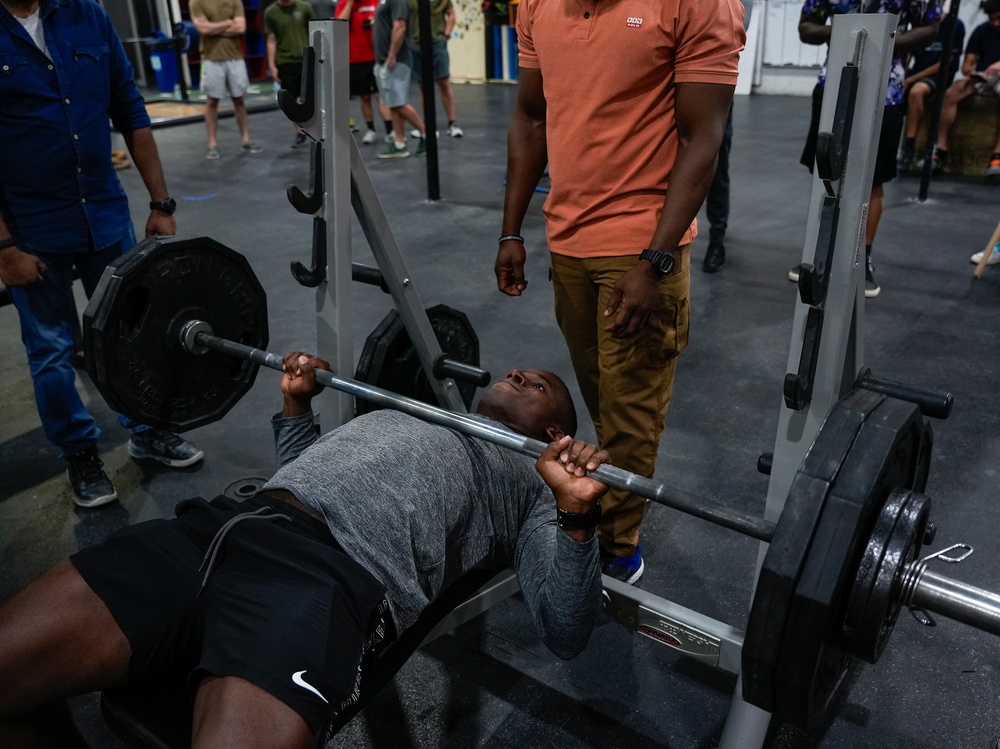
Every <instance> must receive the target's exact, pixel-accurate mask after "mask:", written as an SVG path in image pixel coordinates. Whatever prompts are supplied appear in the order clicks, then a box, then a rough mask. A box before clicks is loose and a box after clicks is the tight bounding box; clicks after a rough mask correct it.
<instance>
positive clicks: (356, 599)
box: [70, 494, 391, 733]
mask: <svg viewBox="0 0 1000 749" xmlns="http://www.w3.org/2000/svg"><path fill="white" fill-rule="evenodd" d="M176 515H177V517H176V518H174V519H172V520H151V521H148V522H144V523H138V524H136V525H133V526H130V527H128V528H124V529H123V530H121V531H119V532H117V533H115V534H113V535H112V536H110V537H109V538H108V539H107V540H106V541H105V542H103V543H101V544H98V545H96V546H92V547H89V548H86V549H83V550H82V551H80V552H78V553H76V554H74V555H73V556H72V557H70V561H71V562H72V563H73V565H74V566H75V567H76V569H77V570H78V571H79V572H80V574H81V575H82V576H83V579H84V580H85V581H86V582H87V584H88V585H89V586H90V587H91V589H92V590H93V591H94V592H95V593H96V594H97V595H98V596H99V597H100V598H101V600H102V601H103V602H104V603H105V605H106V606H107V607H108V609H109V611H110V612H111V614H112V616H114V618H115V621H116V622H117V623H118V626H119V627H120V628H121V630H122V632H123V633H124V634H125V636H126V637H127V638H128V641H129V644H130V645H131V647H132V657H131V660H130V661H129V676H128V678H129V681H130V682H132V681H139V680H142V679H146V678H150V677H153V676H155V675H157V674H160V673H167V672H170V673H177V672H178V671H181V672H182V673H187V674H189V680H188V684H189V686H190V687H191V689H192V692H193V690H195V689H196V688H197V684H198V682H199V681H200V679H201V678H203V677H204V676H206V675H215V676H238V677H240V678H242V679H246V680H247V681H249V682H252V683H253V684H256V685H257V686H259V687H261V688H262V689H264V690H266V691H267V692H269V693H270V694H272V695H273V696H275V697H276V698H278V699H279V700H281V701H282V702H283V703H285V704H286V705H288V706H289V707H291V708H292V709H293V710H295V711H296V712H297V713H299V714H300V715H301V716H302V717H303V718H304V719H305V720H306V722H307V723H308V724H309V727H310V728H311V729H312V730H313V731H314V732H316V733H320V732H321V731H322V729H323V727H324V726H325V725H326V724H327V723H328V721H329V720H330V719H331V718H332V717H333V716H334V715H336V713H338V712H339V711H340V710H342V709H343V708H344V707H347V706H348V705H350V704H352V703H353V702H354V701H356V700H357V697H358V685H359V681H360V675H361V669H362V663H368V662H369V658H368V657H367V656H366V657H365V658H364V660H363V658H362V656H363V655H366V654H367V653H369V652H370V651H371V650H372V649H377V648H378V647H379V646H380V645H382V644H383V643H380V642H379V640H380V639H381V633H383V632H384V631H385V630H384V629H381V631H379V630H380V628H384V627H385V626H387V617H388V611H387V603H386V598H385V586H384V585H382V584H381V583H380V582H379V581H378V580H376V579H375V578H374V577H372V575H370V574H369V573H368V572H367V571H366V570H365V569H364V568H363V567H361V566H360V565H358V564H357V563H356V562H354V561H353V560H352V559H351V558H350V557H348V556H347V555H346V554H345V553H344V552H343V550H341V548H340V547H339V545H338V544H337V543H336V541H335V540H334V539H333V537H332V536H331V535H330V531H329V529H328V528H327V527H326V525H325V524H323V523H321V522H319V521H318V520H316V519H315V518H313V517H310V516H309V515H308V514H306V513H305V512H302V511H301V510H299V509H297V508H295V507H292V506H291V505H289V504H287V503H285V502H282V501H281V500H279V499H275V498H273V497H269V496H268V495H266V494H259V495H257V496H255V497H252V498H250V499H247V500H245V501H242V502H239V501H236V500H233V499H230V498H228V497H224V496H220V497H216V498H215V499H213V500H212V501H211V502H207V501H205V500H204V499H202V498H201V497H197V498H195V499H190V500H186V501H184V502H181V503H180V504H179V505H177V508H176ZM227 523H229V524H230V525H228V526H227V525H226V524H227ZM388 626H389V628H390V630H391V620H388ZM376 633H377V634H376ZM390 637H391V635H390Z"/></svg>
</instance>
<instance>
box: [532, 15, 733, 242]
mask: <svg viewBox="0 0 1000 749" xmlns="http://www.w3.org/2000/svg"><path fill="white" fill-rule="evenodd" d="M517 36H518V48H519V59H520V64H521V66H522V67H524V68H536V69H540V70H541V73H542V80H543V86H544V92H545V101H546V138H547V144H548V159H549V175H550V177H551V178H552V188H551V191H550V192H549V196H548V198H547V199H546V201H545V206H544V209H543V210H544V214H545V218H546V227H547V234H548V243H549V250H550V251H552V252H554V253H557V254H560V255H568V256H570V257H599V256H620V255H637V254H639V252H640V251H641V250H642V249H643V248H644V247H648V246H649V241H650V239H651V238H652V236H653V231H654V230H655V229H656V225H657V223H658V221H659V219H660V213H661V212H662V209H663V196H664V193H665V192H666V189H667V186H668V184H669V179H670V172H671V170H672V169H673V167H674V161H675V160H676V158H677V143H678V138H677V122H676V120H675V118H674V96H675V88H674V85H675V83H686V82H692V83H719V84H724V85H735V84H736V74H737V68H738V65H739V54H740V51H741V50H742V49H743V45H744V43H745V41H746V32H745V31H744V30H743V6H742V4H741V3H740V2H739V0H598V1H595V0H521V3H520V5H519V6H518V14H517ZM696 234H697V223H692V224H691V227H690V228H689V229H688V231H687V232H686V233H685V235H684V238H683V240H682V242H681V243H682V244H684V243H687V242H690V241H692V240H693V239H694V237H695V236H696Z"/></svg>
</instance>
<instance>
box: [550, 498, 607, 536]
mask: <svg viewBox="0 0 1000 749" xmlns="http://www.w3.org/2000/svg"><path fill="white" fill-rule="evenodd" d="M556 522H557V523H558V524H559V527H560V528H562V529H563V530H564V531H592V530H593V529H594V528H596V527H597V526H599V525H600V524H601V503H600V502H596V503H595V504H594V509H592V510H591V511H590V512H566V511H565V510H560V509H559V508H558V507H557V508H556Z"/></svg>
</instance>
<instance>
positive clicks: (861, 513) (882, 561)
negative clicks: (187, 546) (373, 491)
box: [84, 239, 1000, 727]
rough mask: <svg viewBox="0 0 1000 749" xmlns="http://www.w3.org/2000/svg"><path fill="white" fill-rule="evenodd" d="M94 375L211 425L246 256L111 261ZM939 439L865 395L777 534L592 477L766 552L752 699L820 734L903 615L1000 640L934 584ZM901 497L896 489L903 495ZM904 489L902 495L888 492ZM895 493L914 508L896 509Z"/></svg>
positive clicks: (813, 450)
mask: <svg viewBox="0 0 1000 749" xmlns="http://www.w3.org/2000/svg"><path fill="white" fill-rule="evenodd" d="M84 341H85V354H86V359H87V365H88V369H89V371H90V373H91V376H92V378H93V380H94V382H95V384H96V385H97V387H98V389H99V390H100V391H101V393H102V395H104V396H105V398H106V399H107V400H108V401H109V403H110V404H111V405H112V406H113V407H115V408H116V409H118V410H119V411H121V412H122V413H125V414H126V415H128V416H130V417H132V418H135V419H137V420H139V421H143V422H145V423H149V424H153V425H155V426H160V427H164V428H169V429H174V430H178V431H180V430H183V429H189V428H192V427H193V426H198V425H202V424H207V423H210V422H212V421H216V420H218V419H220V418H222V416H223V415H224V414H225V413H226V412H227V411H228V410H229V408H231V407H232V405H233V404H235V402H236V401H237V400H238V399H239V397H241V396H242V394H243V393H245V392H246V390H247V389H249V387H250V386H251V385H252V383H253V381H254V379H255V377H256V373H257V368H258V367H259V366H265V367H269V368H271V369H275V370H278V371H281V370H282V363H281V362H282V359H281V357H280V356H278V355H276V354H273V353H269V352H267V351H266V350H264V348H263V347H264V346H266V342H267V316H266V299H265V297H264V292H263V289H262V288H261V286H260V283H259V281H258V280H257V278H256V276H254V274H253V272H252V270H251V269H250V266H249V264H248V263H247V261H246V259H245V258H243V257H242V256H241V255H239V253H236V252H235V251H233V250H231V249H229V248H227V247H225V246H223V245H221V244H219V243H218V242H214V241H213V240H209V239H194V240H177V239H147V240H144V241H143V242H142V243H140V244H139V245H138V246H137V248H136V249H135V250H133V251H132V252H131V253H129V254H128V255H126V256H123V257H122V258H120V259H119V260H117V261H115V262H114V263H112V264H111V265H109V267H108V269H107V270H106V271H105V273H104V275H103V277H102V279H101V282H100V283H99V284H98V287H97V289H96V291H95V292H94V294H93V296H92V297H91V301H90V304H89V305H88V307H87V310H86V311H85V313H84ZM317 377H318V380H319V381H320V382H321V383H322V384H323V385H325V386H327V387H331V388H335V389H337V390H340V391H343V392H346V393H349V394H351V395H354V396H355V397H358V398H362V399H365V400H367V401H370V402H373V403H376V404H378V405H381V406H385V407H389V408H393V409H396V410H400V411H403V412H405V413H408V414H410V415H412V416H415V417H416V418H419V419H422V420H425V421H428V422H431V423H435V424H439V425H441V426H445V427H448V428H450V429H454V430H456V431H458V432H461V433H463V434H467V435H470V436H474V437H478V438H480V439H484V440H486V441H488V442H492V443H495V444H498V445H500V446H503V447H506V448H509V449H511V450H515V451H517V452H520V453H523V454H526V455H530V456H532V457H538V456H539V455H540V454H541V453H542V451H543V450H544V449H545V443H543V442H541V441H539V440H534V439H531V438H528V437H524V436H522V435H518V434H515V433H513V432H511V431H509V430H506V429H504V428H501V427H498V426H493V425H491V424H489V423H486V422H484V421H482V420H480V419H476V418H474V417H470V416H468V415H465V414H458V413H454V412H451V411H447V410H444V409H441V408H437V407H435V406H432V405H429V404H427V403H424V402H422V401H419V400H416V399H414V398H408V397H406V396H402V395H399V394H397V393H392V392H390V391H388V390H384V389H382V388H379V387H376V386H373V385H370V384H367V383H363V382H358V381H356V380H351V379H347V378H343V377H339V376H337V375H335V374H332V373H330V372H326V371H319V372H317ZM932 441H933V440H932V432H931V430H930V427H929V426H928V425H927V424H926V422H925V421H924V419H923V417H922V416H921V415H920V412H919V409H918V408H917V407H916V406H915V405H913V404H912V403H907V402H904V401H900V400H896V399H894V398H890V397H887V396H886V395H884V394H882V393H877V392H872V391H869V390H863V389H858V390H855V391H852V392H851V393H849V394H848V395H847V396H845V397H844V398H843V399H841V401H839V402H838V403H837V404H836V405H835V406H834V408H833V409H832V410H831V412H830V414H829V415H828V416H827V418H826V420H825V421H824V424H823V426H822V427H821V429H820V431H819V433H818V434H817V437H816V439H815V440H814V442H813V444H812V445H811V447H810V449H809V451H808V453H807V454H806V457H805V459H804V460H803V462H802V464H801V466H800V467H799V470H798V471H797V473H796V475H795V477H794V479H793V481H792V485H791V489H790V491H789V495H788V498H787V500H786V504H785V508H784V510H783V511H782V513H781V515H780V517H779V518H778V521H777V522H776V523H773V522H771V521H769V520H766V519H763V518H759V517H756V516H753V515H749V514H747V513H743V512H739V511H736V510H733V509H731V508H728V507H725V506H723V505H720V504H718V503H716V502H711V501H708V500H705V499H703V498H699V497H696V496H694V495H692V494H688V493H685V492H681V491H678V490H674V489H668V488H667V487H666V486H665V485H664V484H663V483H661V482H657V481H654V480H652V479H649V478H645V477H642V476H637V475H635V474H633V473H630V472H628V471H625V470H623V469H620V468H617V467H615V466H610V465H604V466H601V467H600V468H599V469H597V470H596V471H594V472H593V474H592V475H593V476H594V477H595V478H597V479H599V480H601V481H603V482H605V483H607V484H608V485H610V486H614V487H617V488H620V489H624V490H626V491H629V492H632V493H635V494H638V495H640V496H643V497H646V498H648V499H651V500H653V501H655V502H658V503H660V504H664V505H667V506H668V507H672V508H674V509H677V510H680V511H682V512H685V513H687V514H690V515H693V516H695V517H699V518H702V519H704V520H707V521H709V522H712V523H715V524H717V525H720V526H722V527H725V528H729V529H731V530H735V531H738V532H740V533H743V534H745V535H747V536H750V537H752V538H755V539H759V540H762V541H766V542H768V543H769V544H770V545H769V548H768V552H767V554H766V556H765V560H764V563H763V565H762V568H761V573H760V576H759V580H758V584H757V588H756V591H755V594H754V599H753V603H752V607H751V612H750V617H749V620H748V626H747V631H746V635H745V638H744V643H743V652H742V661H743V684H744V697H745V698H746V699H747V701H748V702H750V703H752V704H755V705H758V706H760V707H762V708H764V709H766V710H769V711H771V712H773V713H775V714H776V715H778V716H779V717H781V718H782V719H784V720H787V721H789V722H792V723H795V724H797V725H800V726H803V727H810V726H812V725H815V724H816V723H818V722H819V721H821V720H822V719H824V718H825V716H826V715H828V714H829V712H830V710H831V709H832V707H833V706H834V704H835V703H834V697H835V695H836V694H837V693H838V691H841V693H842V690H839V687H840V686H841V685H842V684H843V682H844V676H845V675H846V673H847V671H848V669H849V667H850V666H851V665H852V663H853V662H854V661H856V660H857V659H858V658H864V659H866V660H870V661H872V662H874V661H875V660H877V658H878V656H879V655H880V654H881V651H882V648H883V647H884V645H885V642H886V640H887V638H888V634H889V632H890V631H891V629H892V626H893V624H894V622H895V620H896V615H897V614H898V611H899V610H900V607H901V606H903V605H906V604H909V603H911V602H912V603H915V604H917V605H919V606H921V607H922V608H924V609H925V610H927V611H932V612H935V613H938V614H941V615H943V616H947V617H951V618H955V619H958V620H960V621H963V622H965V623H967V624H970V625H972V626H974V627H977V628H979V629H982V630H984V631H987V632H991V633H993V634H998V635H1000V595H997V594H995V593H992V592H989V591H985V590H980V589H977V588H972V587H970V586H966V585H964V584H963V583H958V582H956V581H953V580H950V579H948V578H945V577H942V576H939V575H934V574H933V573H927V572H926V564H925V563H923V561H922V560H920V559H918V556H919V555H918V554H917V553H916V550H917V549H919V547H920V546H921V545H922V544H923V543H924V542H925V540H926V539H925V535H924V528H925V526H926V517H927V513H928V511H929V500H927V498H926V497H923V496H922V495H920V494H919V493H918V492H916V491H911V490H913V489H922V488H923V486H922V484H923V481H924V479H925V478H926V476H927V471H928V467H929V463H930V451H931V445H932ZM896 490H898V491H896ZM894 491H895V493H894ZM900 491H901V492H902V495H903V496H905V501H904V499H900V498H899V496H900Z"/></svg>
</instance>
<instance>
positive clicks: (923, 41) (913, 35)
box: [892, 21, 940, 54]
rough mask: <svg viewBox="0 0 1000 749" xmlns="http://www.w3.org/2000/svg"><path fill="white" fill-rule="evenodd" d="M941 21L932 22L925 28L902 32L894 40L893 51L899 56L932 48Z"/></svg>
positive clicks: (915, 27) (918, 27) (920, 27)
mask: <svg viewBox="0 0 1000 749" xmlns="http://www.w3.org/2000/svg"><path fill="white" fill-rule="evenodd" d="M938 26H940V22H939V21H931V22H930V23H927V24H924V25H923V26H914V27H913V28H910V29H907V30H906V31H900V32H898V33H897V34H896V36H895V38H894V39H893V45H892V46H893V49H894V50H895V52H896V53H897V54H903V53H906V52H919V51H920V50H922V49H924V48H925V47H928V46H930V44H931V43H933V41H934V37H936V36H937V33H938Z"/></svg>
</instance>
